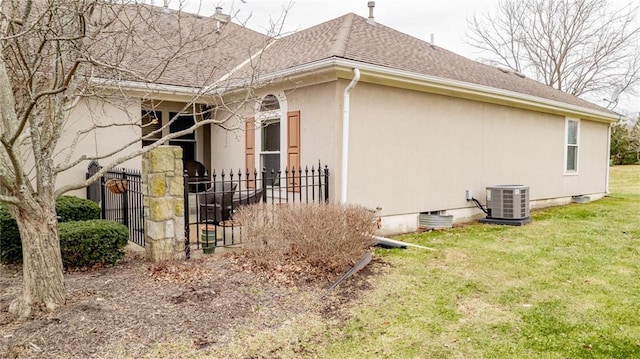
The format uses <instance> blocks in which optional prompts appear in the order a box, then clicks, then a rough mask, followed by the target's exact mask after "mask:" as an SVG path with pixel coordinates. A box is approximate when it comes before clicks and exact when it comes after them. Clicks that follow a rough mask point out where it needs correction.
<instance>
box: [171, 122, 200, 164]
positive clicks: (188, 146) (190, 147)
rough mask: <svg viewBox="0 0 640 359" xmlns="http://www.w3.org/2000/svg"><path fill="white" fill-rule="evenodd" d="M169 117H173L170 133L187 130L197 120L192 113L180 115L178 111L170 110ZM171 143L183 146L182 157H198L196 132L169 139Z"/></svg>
mask: <svg viewBox="0 0 640 359" xmlns="http://www.w3.org/2000/svg"><path fill="white" fill-rule="evenodd" d="M169 117H170V118H171V119H173V122H172V123H171V124H170V125H169V133H176V132H179V131H182V130H186V129H188V128H190V127H191V126H193V125H194V121H195V120H194V118H193V115H192V114H187V115H179V114H178V113H177V112H170V113H169ZM169 144H170V145H173V146H180V147H182V159H184V160H195V159H196V134H195V133H194V132H191V133H187V134H184V135H182V136H178V137H176V138H174V139H172V140H171V141H169Z"/></svg>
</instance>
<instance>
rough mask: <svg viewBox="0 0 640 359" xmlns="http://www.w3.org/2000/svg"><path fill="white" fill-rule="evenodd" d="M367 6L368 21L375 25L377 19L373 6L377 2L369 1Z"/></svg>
mask: <svg viewBox="0 0 640 359" xmlns="http://www.w3.org/2000/svg"><path fill="white" fill-rule="evenodd" d="M367 6H368V7H369V18H368V19H367V22H368V23H369V24H371V25H375V23H376V21H375V20H374V19H373V8H374V7H376V2H375V1H369V2H368V3H367Z"/></svg>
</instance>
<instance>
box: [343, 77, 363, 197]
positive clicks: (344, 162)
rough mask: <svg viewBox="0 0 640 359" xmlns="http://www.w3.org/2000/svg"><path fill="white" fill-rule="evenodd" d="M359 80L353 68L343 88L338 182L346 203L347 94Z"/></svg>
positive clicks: (347, 158) (347, 165)
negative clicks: (340, 161) (340, 164)
mask: <svg viewBox="0 0 640 359" xmlns="http://www.w3.org/2000/svg"><path fill="white" fill-rule="evenodd" d="M359 80H360V70H359V69H357V68H354V69H353V79H352V80H351V82H350V83H349V86H347V88H346V89H344V102H343V104H344V108H343V110H342V173H341V183H340V203H341V204H343V205H345V204H347V179H348V168H349V94H350V92H351V90H353V88H354V87H356V84H357V83H358V81H359Z"/></svg>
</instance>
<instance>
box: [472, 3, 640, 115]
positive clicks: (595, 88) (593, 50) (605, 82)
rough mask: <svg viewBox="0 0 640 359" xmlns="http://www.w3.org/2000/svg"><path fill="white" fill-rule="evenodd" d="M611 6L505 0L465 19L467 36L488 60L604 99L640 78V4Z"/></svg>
mask: <svg viewBox="0 0 640 359" xmlns="http://www.w3.org/2000/svg"><path fill="white" fill-rule="evenodd" d="M610 9H611V6H610V4H609V2H608V1H606V0H604V1H603V0H503V1H500V2H499V4H498V6H497V9H496V12H495V13H487V14H484V15H483V16H478V15H474V16H473V17H471V18H470V19H468V20H467V23H468V25H469V32H468V41H467V42H468V43H469V44H470V45H471V46H474V47H475V48H477V49H479V50H481V51H482V52H483V53H484V54H486V56H487V57H486V58H483V61H485V62H489V63H492V64H496V65H501V66H507V67H509V68H511V69H513V70H515V71H519V72H523V73H525V74H527V75H529V76H530V77H532V78H535V79H537V80H538V81H541V82H543V83H545V84H547V85H549V86H552V87H554V88H557V89H559V90H562V91H565V92H567V93H570V94H573V95H576V96H589V99H591V100H600V99H601V98H602V97H603V95H606V96H608V95H609V94H610V93H612V90H616V89H622V92H629V91H633V90H634V89H635V88H636V87H637V85H638V84H640V76H639V75H640V74H639V73H638V70H637V67H638V66H637V65H638V63H639V62H640V45H639V43H640V26H639V25H638V22H637V20H638V11H639V10H640V6H638V5H636V6H631V5H628V6H626V7H623V8H620V9H617V10H613V11H612V10H610ZM616 92H617V94H619V93H620V92H619V91H617V90H616ZM608 102H610V104H611V103H614V102H615V99H611V100H610V101H608ZM610 104H608V105H610ZM605 105H607V104H605Z"/></svg>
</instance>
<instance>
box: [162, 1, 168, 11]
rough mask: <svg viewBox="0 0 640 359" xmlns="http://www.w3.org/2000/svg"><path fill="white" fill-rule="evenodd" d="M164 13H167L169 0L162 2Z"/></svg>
mask: <svg viewBox="0 0 640 359" xmlns="http://www.w3.org/2000/svg"><path fill="white" fill-rule="evenodd" d="M163 8H164V11H169V0H164V6H163Z"/></svg>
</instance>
